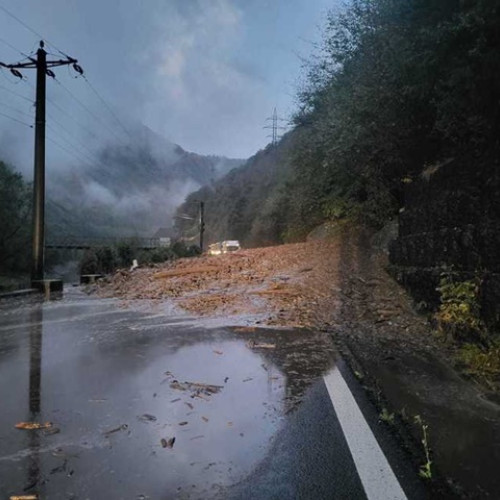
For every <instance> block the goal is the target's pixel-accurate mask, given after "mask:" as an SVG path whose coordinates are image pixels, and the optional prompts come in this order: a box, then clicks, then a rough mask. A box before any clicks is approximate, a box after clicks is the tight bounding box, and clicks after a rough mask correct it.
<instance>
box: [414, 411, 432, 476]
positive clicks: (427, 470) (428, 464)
mask: <svg viewBox="0 0 500 500" xmlns="http://www.w3.org/2000/svg"><path fill="white" fill-rule="evenodd" d="M414 422H415V424H416V425H418V426H419V427H420V429H421V430H422V439H421V441H420V442H421V443H422V446H423V448H424V454H425V462H424V463H423V464H422V465H421V466H420V470H419V471H418V474H419V476H420V477H422V478H424V479H432V461H431V450H430V448H429V436H428V434H427V430H428V428H429V426H428V425H427V424H426V423H425V422H424V421H423V419H422V417H421V416H420V415H415V417H414Z"/></svg>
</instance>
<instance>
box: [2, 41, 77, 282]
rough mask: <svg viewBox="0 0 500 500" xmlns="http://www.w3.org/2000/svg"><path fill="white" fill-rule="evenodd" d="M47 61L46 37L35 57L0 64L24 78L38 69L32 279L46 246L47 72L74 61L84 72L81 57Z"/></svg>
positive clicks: (39, 271)
mask: <svg viewBox="0 0 500 500" xmlns="http://www.w3.org/2000/svg"><path fill="white" fill-rule="evenodd" d="M65 57H66V59H58V60H51V61H47V52H46V51H45V49H44V43H43V41H41V42H40V48H39V49H38V50H37V52H36V58H33V57H29V61H28V62H24V63H23V62H20V63H15V64H4V63H2V62H0V66H2V67H4V68H8V69H10V71H11V72H12V74H13V75H14V76H17V77H18V78H21V79H22V78H23V75H22V74H21V73H20V71H19V70H20V69H36V103H35V105H36V117H35V167H34V176H33V183H34V184H33V233H32V234H33V254H32V265H31V280H32V282H33V281H40V280H43V279H44V274H45V272H44V249H45V89H46V77H47V75H49V76H51V77H52V78H54V77H55V75H54V73H53V71H52V70H50V69H49V68H53V67H55V66H65V65H68V64H72V65H73V68H74V69H75V71H77V72H78V73H80V74H83V70H82V68H81V67H80V66H79V65H78V64H77V63H78V61H77V60H76V59H73V58H72V57H68V56H65Z"/></svg>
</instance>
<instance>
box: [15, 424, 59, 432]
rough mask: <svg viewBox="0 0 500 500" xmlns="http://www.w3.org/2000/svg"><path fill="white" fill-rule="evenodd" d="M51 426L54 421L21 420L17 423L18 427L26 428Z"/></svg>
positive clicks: (33, 428)
mask: <svg viewBox="0 0 500 500" xmlns="http://www.w3.org/2000/svg"><path fill="white" fill-rule="evenodd" d="M50 427H52V422H44V423H40V422H19V423H17V424H16V429H25V430H38V429H49V428H50Z"/></svg>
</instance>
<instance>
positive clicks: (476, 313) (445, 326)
mask: <svg viewBox="0 0 500 500" xmlns="http://www.w3.org/2000/svg"><path fill="white" fill-rule="evenodd" d="M479 282H480V279H479V278H478V277H476V278H475V279H470V280H462V281H460V280H456V279H454V277H453V274H449V273H448V274H443V275H442V276H441V281H440V284H439V287H438V288H437V290H438V292H439V294H440V298H441V305H440V306H439V310H438V311H437V312H436V314H435V315H434V318H435V320H436V322H437V332H438V334H439V335H440V336H441V337H442V338H443V339H444V340H445V341H447V342H451V343H453V344H455V345H456V347H457V351H456V355H455V359H456V361H457V364H458V368H460V369H461V370H462V371H463V373H465V374H467V375H469V376H471V377H474V378H476V379H477V380H479V381H480V382H482V383H485V384H486V385H488V386H489V387H490V388H495V386H496V384H495V382H496V383H498V380H499V378H500V338H499V337H498V336H495V337H492V335H491V333H490V332H488V329H487V328H486V325H485V324H484V322H483V320H482V318H481V307H480V300H479Z"/></svg>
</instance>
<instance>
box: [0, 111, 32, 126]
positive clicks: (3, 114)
mask: <svg viewBox="0 0 500 500" xmlns="http://www.w3.org/2000/svg"><path fill="white" fill-rule="evenodd" d="M0 115H1V116H5V118H8V119H9V120H12V121H14V122H17V123H20V124H21V125H24V126H25V127H29V128H33V125H30V124H29V123H26V122H23V121H21V120H18V119H17V118H14V117H12V116H9V115H6V114H5V113H2V112H1V111H0Z"/></svg>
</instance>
